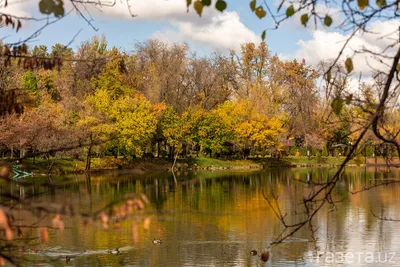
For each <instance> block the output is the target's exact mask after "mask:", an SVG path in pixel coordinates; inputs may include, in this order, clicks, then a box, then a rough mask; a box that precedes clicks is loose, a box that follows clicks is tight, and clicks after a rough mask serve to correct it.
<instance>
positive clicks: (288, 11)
mask: <svg viewBox="0 0 400 267" xmlns="http://www.w3.org/2000/svg"><path fill="white" fill-rule="evenodd" d="M293 15H294V7H293V5H290V6H289V7H288V8H287V9H286V16H287V17H291V16H293Z"/></svg>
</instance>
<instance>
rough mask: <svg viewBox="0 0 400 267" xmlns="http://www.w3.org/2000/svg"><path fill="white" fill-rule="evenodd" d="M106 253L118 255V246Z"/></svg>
mask: <svg viewBox="0 0 400 267" xmlns="http://www.w3.org/2000/svg"><path fill="white" fill-rule="evenodd" d="M108 253H110V254H115V255H118V254H119V248H115V249H111V250H109V251H108Z"/></svg>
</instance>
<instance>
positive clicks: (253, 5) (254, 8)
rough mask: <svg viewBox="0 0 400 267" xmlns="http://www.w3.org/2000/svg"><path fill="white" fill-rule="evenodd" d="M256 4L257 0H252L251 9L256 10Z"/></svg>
mask: <svg viewBox="0 0 400 267" xmlns="http://www.w3.org/2000/svg"><path fill="white" fill-rule="evenodd" d="M256 4H257V1H256V0H253V1H251V2H250V9H251V11H253V12H254V11H255V10H256Z"/></svg>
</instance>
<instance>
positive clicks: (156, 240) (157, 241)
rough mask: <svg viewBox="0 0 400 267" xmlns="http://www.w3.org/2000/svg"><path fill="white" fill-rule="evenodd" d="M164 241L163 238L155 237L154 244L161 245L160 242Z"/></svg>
mask: <svg viewBox="0 0 400 267" xmlns="http://www.w3.org/2000/svg"><path fill="white" fill-rule="evenodd" d="M161 243H162V240H161V239H155V238H154V239H153V244H154V245H159V244H161Z"/></svg>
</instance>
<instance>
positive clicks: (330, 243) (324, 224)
mask: <svg viewBox="0 0 400 267" xmlns="http://www.w3.org/2000/svg"><path fill="white" fill-rule="evenodd" d="M334 172H335V170H334V169H329V168H315V169H305V168H301V169H277V170H263V171H255V172H197V173H195V172H192V173H187V172H185V173H182V172H181V173H176V174H175V177H174V176H173V175H172V174H171V173H161V174H154V175H147V176H143V175H136V174H126V173H125V174H116V173H111V174H96V175H92V176H91V177H90V178H88V177H85V176H72V177H52V178H51V181H52V182H53V183H55V184H61V185H59V186H58V187H57V188H53V187H49V186H43V185H40V183H38V181H37V179H39V178H36V180H30V181H28V182H29V183H34V184H35V183H37V185H34V186H28V185H21V184H20V185H17V184H11V185H7V186H2V187H1V191H2V192H3V193H4V192H11V193H12V194H14V195H16V196H20V197H22V198H25V199H28V200H29V201H32V203H38V202H40V203H50V204H57V203H58V204H62V203H65V201H66V199H67V200H68V201H69V202H68V203H72V206H73V208H74V211H75V213H83V214H84V213H93V212H96V211H98V210H101V209H102V208H104V207H105V206H107V205H108V204H109V203H114V205H111V210H113V209H114V210H115V208H119V207H120V206H121V204H122V203H124V200H123V198H124V196H126V195H127V194H128V195H132V194H134V193H140V192H142V193H144V194H145V195H146V196H147V198H148V199H149V201H150V204H149V205H146V207H145V209H143V210H140V211H137V210H133V211H132V212H131V213H130V214H128V216H127V218H126V219H124V220H121V221H115V220H112V217H113V216H114V215H113V214H112V213H111V214H108V211H109V210H108V209H106V210H105V211H106V213H107V214H108V215H109V216H110V220H111V221H110V222H109V223H108V224H107V227H105V226H104V224H102V222H101V219H97V220H95V221H91V220H89V221H86V220H84V219H83V218H82V217H80V216H73V217H70V216H63V222H64V224H65V229H63V230H59V229H52V228H47V229H46V231H48V238H46V237H43V236H41V235H40V231H42V230H43V227H45V226H51V225H52V218H51V217H49V216H47V217H45V218H43V219H42V220H41V221H40V222H37V220H38V219H37V218H41V217H40V216H41V214H37V217H32V216H29V215H26V214H25V213H23V212H22V211H21V216H20V218H18V220H19V221H18V223H17V224H20V225H21V226H23V225H32V224H33V223H36V222H37V223H36V224H35V225H36V226H37V227H39V228H34V229H24V235H26V236H32V237H38V236H39V237H41V238H36V239H35V240H33V241H31V242H30V243H29V245H27V246H26V247H25V248H24V251H23V253H25V255H27V257H28V258H29V259H31V260H41V262H37V263H35V265H36V266H65V265H67V266H68V265H69V266H399V265H400V222H386V221H382V220H379V219H378V218H376V216H374V214H375V215H377V216H384V217H391V218H394V219H400V213H399V212H398V211H399V210H400V186H399V185H397V184H394V185H390V186H384V187H379V188H375V189H371V190H369V191H366V192H363V193H360V194H355V195H352V194H351V193H350V192H349V191H357V190H360V189H362V188H363V187H365V186H371V185H374V184H376V183H379V182H381V181H385V180H388V179H399V171H398V170H397V169H393V170H391V171H390V172H387V171H386V170H384V169H375V168H371V169H367V170H366V169H365V168H347V169H346V173H345V174H344V175H343V177H342V179H341V181H340V183H339V184H338V185H337V187H336V188H335V191H334V194H333V196H334V199H335V200H339V199H343V200H342V201H341V202H340V203H338V204H337V205H336V207H333V206H326V207H324V209H322V210H321V211H320V212H319V213H318V215H317V216H316V218H315V221H314V223H313V225H314V226H316V227H317V228H316V229H317V231H316V237H317V242H316V243H313V242H310V240H311V232H310V231H309V230H308V229H307V227H306V228H304V229H302V230H301V231H299V232H298V233H296V235H295V236H294V237H293V238H291V239H289V240H287V241H286V242H285V243H283V244H280V245H278V246H275V247H272V248H271V249H270V252H271V256H270V259H269V261H268V262H267V263H263V262H262V261H261V260H260V258H259V255H260V254H261V252H262V251H263V250H265V249H266V248H267V247H268V245H269V243H270V242H271V241H272V240H274V239H275V238H276V237H277V236H278V235H279V234H280V232H281V231H282V230H283V229H284V228H283V226H282V224H281V223H280V221H279V220H278V219H277V217H276V216H275V214H274V213H273V211H272V209H271V207H270V206H269V204H268V202H267V201H266V200H265V198H264V195H267V196H268V194H271V192H272V193H273V194H275V195H277V196H279V198H278V201H277V203H275V204H276V205H279V207H280V208H281V210H282V213H287V214H288V215H287V217H288V219H289V220H295V219H301V216H302V215H301V214H295V210H296V211H297V210H300V208H299V207H300V206H299V203H301V200H302V199H303V198H304V197H305V196H307V195H308V194H309V193H310V191H311V190H312V189H311V187H310V185H309V184H307V183H306V182H307V181H319V182H321V181H325V180H326V179H327V178H329V177H331V176H332V175H333V174H334ZM40 179H46V178H40ZM263 193H264V194H263ZM32 196H33V197H32ZM0 201H4V199H3V200H2V199H0ZM373 213H374V214H373ZM40 227H42V228H40ZM40 229H42V230H40ZM153 238H158V239H162V240H163V243H162V244H161V245H153V243H152V240H153ZM113 248H119V249H120V254H119V255H112V254H108V253H107V251H108V249H113ZM253 249H254V250H257V251H258V255H257V256H252V255H250V251H251V250H253ZM35 250H37V252H36V251H35ZM341 253H342V254H341ZM346 253H347V254H346ZM66 255H69V256H71V257H72V260H71V261H70V262H69V263H68V264H66V262H65V256H66ZM344 256H346V257H347V258H343V257H344Z"/></svg>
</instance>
